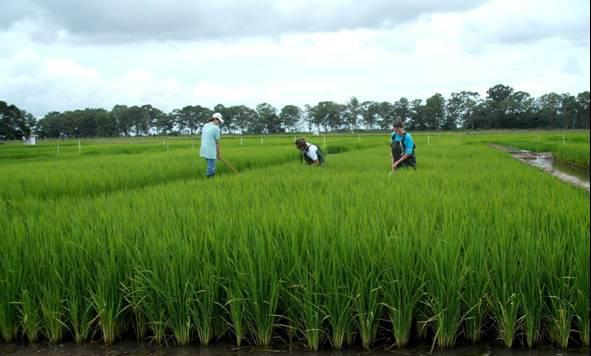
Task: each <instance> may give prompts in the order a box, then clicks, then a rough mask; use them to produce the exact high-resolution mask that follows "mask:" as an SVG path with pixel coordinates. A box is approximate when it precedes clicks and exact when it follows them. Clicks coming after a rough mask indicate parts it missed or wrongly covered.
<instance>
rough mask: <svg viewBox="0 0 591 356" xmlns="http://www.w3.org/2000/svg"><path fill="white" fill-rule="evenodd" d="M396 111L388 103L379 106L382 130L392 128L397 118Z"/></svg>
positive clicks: (384, 102) (379, 122) (379, 123)
mask: <svg viewBox="0 0 591 356" xmlns="http://www.w3.org/2000/svg"><path fill="white" fill-rule="evenodd" d="M395 109H396V108H395V107H394V105H393V104H392V103H389V102H387V101H382V102H381V103H379V104H378V125H379V127H380V128H381V129H382V130H387V129H389V128H391V127H392V123H393V122H394V117H395V116H396V110H395Z"/></svg>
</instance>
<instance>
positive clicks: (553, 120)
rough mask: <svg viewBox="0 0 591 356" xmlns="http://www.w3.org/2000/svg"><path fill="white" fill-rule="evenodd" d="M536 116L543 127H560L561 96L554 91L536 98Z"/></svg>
mask: <svg viewBox="0 0 591 356" xmlns="http://www.w3.org/2000/svg"><path fill="white" fill-rule="evenodd" d="M537 106H538V110H539V111H538V116H539V121H540V124H541V125H542V126H543V127H547V128H554V127H560V126H559V125H560V121H561V118H560V116H561V109H562V97H561V96H560V95H559V94H556V93H548V94H544V95H542V96H541V97H539V98H538V100H537Z"/></svg>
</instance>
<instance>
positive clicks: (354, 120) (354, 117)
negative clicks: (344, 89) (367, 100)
mask: <svg viewBox="0 0 591 356" xmlns="http://www.w3.org/2000/svg"><path fill="white" fill-rule="evenodd" d="M345 105H346V108H345V112H344V124H345V125H347V126H348V127H349V129H350V130H357V129H358V128H359V121H360V119H362V115H361V103H360V102H359V99H357V97H352V98H350V99H349V101H348V102H347V104H345Z"/></svg>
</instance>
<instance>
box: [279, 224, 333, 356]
mask: <svg viewBox="0 0 591 356" xmlns="http://www.w3.org/2000/svg"><path fill="white" fill-rule="evenodd" d="M286 223H288V222H286ZM312 226H313V228H312V231H311V232H309V233H303V234H301V233H295V234H294V235H293V237H297V239H296V238H294V239H293V240H291V242H286V243H290V246H289V247H286V248H285V249H286V250H287V251H289V253H288V254H287V255H286V256H285V260H284V261H282V263H283V264H284V265H285V266H286V267H287V270H286V271H285V272H284V274H285V281H284V283H283V286H284V291H285V292H284V293H285V295H287V302H288V303H287V306H286V310H287V317H288V319H289V320H290V323H291V325H292V328H293V329H294V330H297V331H298V332H299V333H300V334H301V335H302V336H303V338H304V340H305V342H306V346H307V348H308V349H310V350H313V351H317V350H318V347H319V344H320V342H321V341H322V338H323V336H324V327H323V324H324V321H325V320H326V319H327V312H326V310H325V305H326V302H325V300H326V292H325V284H326V280H325V279H324V278H325V274H324V273H323V270H324V264H325V261H326V259H327V258H329V253H328V251H327V250H326V247H325V241H323V240H321V239H318V238H316V236H320V234H319V233H318V232H317V229H321V226H322V225H321V224H320V222H319V221H314V223H313V224H312ZM295 229H296V228H295V226H294V230H295ZM327 238H328V237H327ZM287 241H289V239H288V240H287Z"/></svg>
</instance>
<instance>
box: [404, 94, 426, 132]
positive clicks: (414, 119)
mask: <svg viewBox="0 0 591 356" xmlns="http://www.w3.org/2000/svg"><path fill="white" fill-rule="evenodd" d="M406 125H407V126H408V128H409V129H411V130H425V129H426V128H427V123H426V121H425V105H423V100H421V99H415V100H413V101H412V102H411V103H410V122H408V123H407V124H406Z"/></svg>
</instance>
